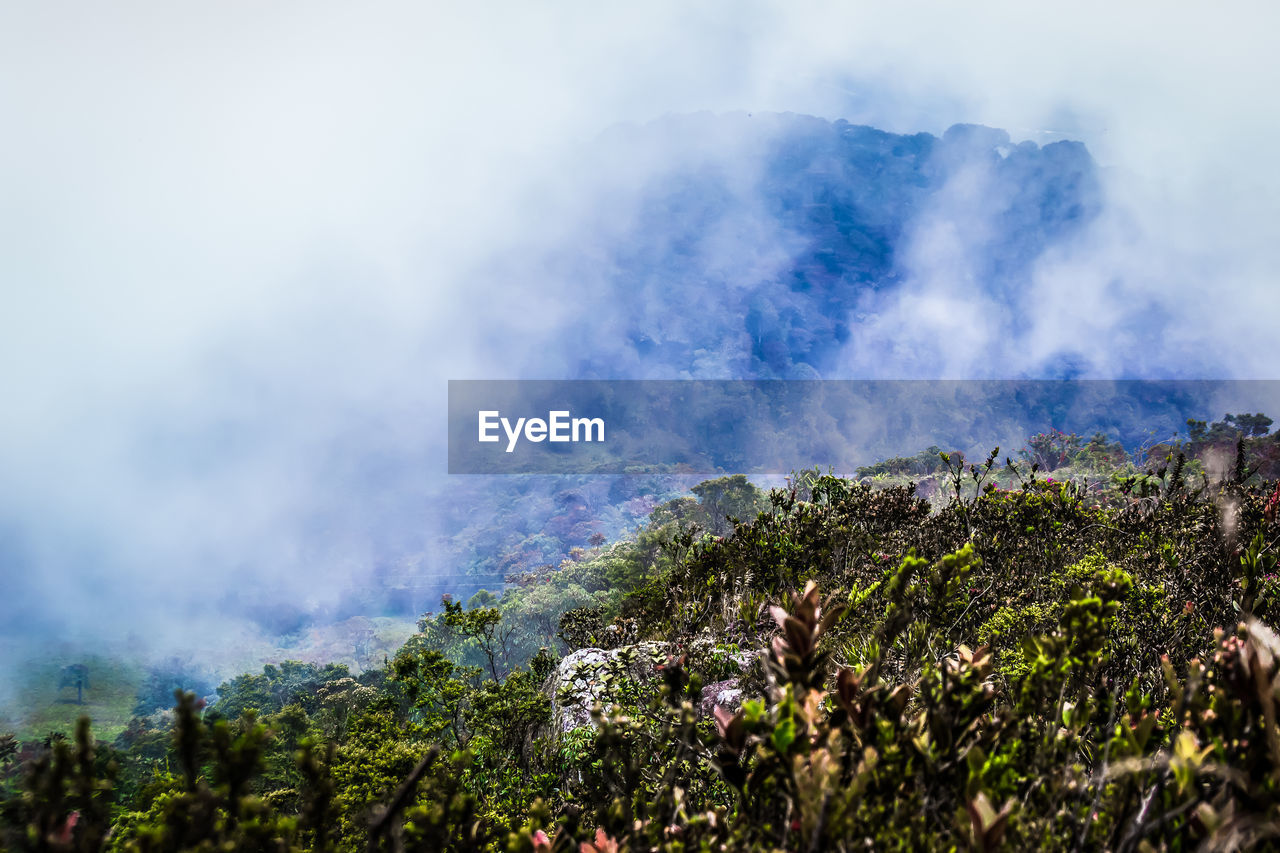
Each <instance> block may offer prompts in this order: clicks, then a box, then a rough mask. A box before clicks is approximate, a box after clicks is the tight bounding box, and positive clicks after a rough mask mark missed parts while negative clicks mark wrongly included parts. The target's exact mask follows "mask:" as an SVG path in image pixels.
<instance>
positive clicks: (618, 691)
mask: <svg viewBox="0 0 1280 853" xmlns="http://www.w3.org/2000/svg"><path fill="white" fill-rule="evenodd" d="M668 650H669V645H668V644H667V643H657V642H648V643H637V644H635V645H631V646H622V647H620V648H616V649H578V650H577V651H576V652H572V653H571V654H569V655H567V656H565V658H564V659H563V660H561V661H560V663H559V665H557V666H556V669H555V671H554V672H553V673H551V677H550V678H549V679H548V680H547V684H546V685H545V687H544V688H543V689H544V690H545V691H546V692H547V693H549V694H550V696H551V726H552V731H553V732H555V733H556V734H565V733H567V732H571V731H573V730H574V729H577V728H581V727H583V726H587V725H590V724H591V709H592V708H593V707H594V706H596V705H600V706H601V707H602V708H603V709H605V710H606V711H607V710H609V708H611V707H612V706H614V705H615V704H619V703H622V702H625V701H626V700H628V699H634V698H636V693H637V691H638V690H640V689H642V688H643V686H644V685H645V684H646V683H648V682H651V681H653V680H654V679H656V678H657V677H658V675H659V674H660V672H661V668H660V667H661V666H662V664H663V663H665V661H666V659H667V654H668Z"/></svg>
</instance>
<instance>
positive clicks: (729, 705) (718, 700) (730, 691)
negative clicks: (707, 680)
mask: <svg viewBox="0 0 1280 853" xmlns="http://www.w3.org/2000/svg"><path fill="white" fill-rule="evenodd" d="M740 684H741V679H738V678H726V679H725V680H724V681H717V682H714V683H713V684H708V685H706V686H705V687H703V688H702V693H701V694H700V695H699V701H698V714H699V715H700V716H703V717H706V716H709V715H710V714H711V712H712V711H713V710H715V707H716V706H717V705H719V706H720V707H721V708H724V709H725V710H726V711H728V712H729V713H731V714H736V713H737V712H738V709H739V708H741V707H742V687H741V686H740Z"/></svg>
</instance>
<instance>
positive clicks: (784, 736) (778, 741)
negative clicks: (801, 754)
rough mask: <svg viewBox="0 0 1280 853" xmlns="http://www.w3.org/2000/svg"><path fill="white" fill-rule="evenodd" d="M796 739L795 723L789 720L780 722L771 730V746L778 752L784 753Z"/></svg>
mask: <svg viewBox="0 0 1280 853" xmlns="http://www.w3.org/2000/svg"><path fill="white" fill-rule="evenodd" d="M795 739H796V723H795V720H792V719H790V718H788V719H785V720H782V721H781V722H779V723H778V725H776V726H774V729H773V746H774V748H775V749H777V750H778V752H781V753H784V754H785V753H786V751H787V749H789V748H790V746H791V744H792V743H794V742H795Z"/></svg>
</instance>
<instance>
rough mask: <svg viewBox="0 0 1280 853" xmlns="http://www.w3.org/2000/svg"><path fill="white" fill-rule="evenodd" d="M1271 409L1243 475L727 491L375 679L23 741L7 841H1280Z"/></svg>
mask: <svg viewBox="0 0 1280 853" xmlns="http://www.w3.org/2000/svg"><path fill="white" fill-rule="evenodd" d="M1257 417H1258V416H1237V417H1235V418H1234V420H1231V421H1230V422H1229V423H1230V424H1232V425H1235V426H1237V427H1238V428H1239V429H1238V430H1237V433H1240V434H1238V435H1237V436H1236V438H1235V439H1234V441H1235V443H1236V444H1235V446H1236V448H1237V449H1238V451H1239V452H1238V453H1237V454H1236V456H1238V457H1239V459H1240V460H1242V461H1241V462H1240V464H1238V465H1229V466H1228V467H1227V468H1226V469H1225V470H1223V471H1222V472H1221V475H1220V476H1216V477H1215V476H1214V475H1213V472H1212V469H1211V466H1207V465H1204V464H1202V463H1203V460H1202V459H1201V458H1200V457H1197V456H1195V454H1194V451H1195V449H1196V446H1197V445H1196V442H1200V443H1201V446H1208V445H1207V444H1204V443H1205V442H1207V441H1208V440H1209V436H1210V435H1211V434H1212V429H1211V428H1209V427H1207V426H1206V427H1205V429H1204V433H1203V435H1202V434H1200V433H1199V432H1196V433H1195V434H1194V435H1193V436H1192V438H1190V439H1189V440H1188V441H1187V442H1184V443H1182V444H1179V445H1178V446H1176V447H1171V448H1170V449H1169V451H1168V452H1167V453H1166V456H1167V457H1168V458H1167V459H1165V460H1158V462H1157V464H1156V465H1155V466H1153V467H1151V468H1149V469H1146V470H1137V469H1135V468H1134V466H1133V463H1132V461H1131V460H1130V459H1129V458H1128V457H1127V456H1125V457H1124V458H1121V456H1120V454H1118V453H1117V452H1116V448H1115V447H1114V445H1113V443H1111V442H1109V441H1107V440H1106V439H1105V437H1095V438H1093V439H1090V440H1088V441H1084V440H1079V441H1076V440H1072V439H1071V438H1070V437H1066V438H1062V437H1054V436H1050V439H1049V440H1048V441H1047V442H1040V443H1039V444H1037V442H1035V441H1033V442H1032V446H1033V447H1036V448H1038V449H1036V450H1035V451H1034V452H1035V453H1037V454H1040V456H1041V457H1042V458H1041V459H1039V460H1038V463H1043V465H1042V466H1039V467H1037V463H1035V462H1032V463H1031V464H1028V463H1029V462H1030V460H1028V459H1025V458H1024V459H1022V460H1020V461H1019V462H1013V461H1012V460H1007V462H1006V465H1005V466H1003V467H1001V466H1000V465H999V464H998V461H997V460H998V456H997V454H996V453H992V454H990V455H989V456H988V457H987V458H986V459H984V460H982V461H981V462H976V463H968V462H966V461H965V460H964V459H963V458H962V457H960V456H959V455H956V454H943V453H942V452H940V451H939V452H938V465H937V467H936V468H933V469H931V473H929V474H928V476H930V477H935V478H937V479H936V481H935V482H939V483H943V484H945V485H946V487H947V489H948V492H947V494H948V497H947V499H946V501H945V503H942V504H941V505H935V504H931V503H930V502H929V501H927V500H925V499H924V498H922V497H921V496H920V495H919V493H918V492H917V491H916V489H915V488H914V486H913V485H912V484H901V485H899V484H894V483H891V482H888V483H886V482H883V481H882V482H877V483H871V482H859V481H851V480H846V479H843V478H840V477H837V476H834V475H832V474H825V475H824V474H822V473H821V472H817V471H812V472H804V474H803V476H797V477H796V478H794V479H793V481H792V483H791V485H790V486H789V487H788V488H786V489H780V490H775V491H773V492H771V493H770V494H769V495H767V496H765V495H763V494H762V493H759V492H758V491H755V487H754V486H751V485H750V484H749V483H748V482H746V481H745V480H744V479H737V478H726V479H724V480H721V481H714V482H712V483H710V484H707V485H706V487H705V488H700V489H698V490H695V494H696V495H697V496H698V497H697V499H689V498H686V499H678V500H673V501H669V502H667V503H666V504H662V505H660V506H658V507H657V508H655V510H654V512H653V513H652V516H651V519H650V522H649V524H648V526H647V527H646V528H644V529H643V530H641V531H638V532H637V534H636V536H635V537H634V538H633V539H631V540H628V541H622V542H617V543H614V544H612V545H605V544H604V543H601V542H598V541H597V542H596V543H594V544H593V545H592V548H591V550H590V551H587V550H585V549H584V550H583V552H582V553H581V554H579V555H578V556H577V557H576V558H575V559H572V560H569V561H567V562H566V563H565V564H563V565H562V566H561V567H560V568H559V569H558V570H555V571H545V572H541V573H533V574H532V575H530V576H529V577H528V578H527V582H526V583H522V584H517V585H513V586H511V587H509V588H508V589H507V590H505V591H504V592H503V594H502V595H497V594H493V593H487V592H481V593H479V594H477V595H476V596H474V597H473V598H471V599H470V600H469V601H468V602H467V603H466V605H463V604H462V603H458V602H454V601H452V600H446V601H445V602H444V603H443V605H442V612H440V613H434V614H427V615H426V616H424V617H423V619H422V621H421V623H420V624H419V632H418V633H417V634H415V635H414V636H413V637H411V638H410V639H409V640H408V642H406V643H405V644H404V646H403V647H402V648H401V649H400V650H399V651H397V652H396V654H395V655H394V656H392V657H390V658H389V659H388V660H387V662H386V664H385V666H384V667H382V668H380V669H376V670H372V671H369V672H366V673H363V674H360V675H358V676H354V675H352V674H351V673H350V672H349V671H348V670H347V669H346V668H345V667H341V666H327V667H325V666H316V665H312V664H303V663H298V662H285V663H281V664H278V665H270V666H267V667H265V668H264V669H263V670H262V672H261V673H258V674H246V675H242V676H239V677H237V678H234V679H231V680H230V681H228V682H226V683H224V684H223V685H222V686H221V687H220V688H219V690H218V698H217V701H216V702H215V703H214V704H213V705H211V706H210V707H207V708H206V707H204V703H203V700H200V699H197V698H196V697H195V696H194V695H192V694H189V693H184V692H182V691H179V692H178V695H177V699H178V701H177V706H176V708H175V709H174V710H173V711H172V712H163V713H149V714H147V715H145V716H138V717H135V719H134V720H133V721H132V722H131V723H130V724H129V726H128V727H127V728H126V729H125V731H124V733H123V734H122V735H121V736H120V737H119V738H118V739H117V740H116V741H115V743H114V744H108V743H104V742H95V741H94V740H93V738H92V736H91V734H90V729H89V725H88V722H87V721H85V722H83V723H82V724H81V725H80V727H79V728H78V729H77V733H76V737H75V739H74V741H71V740H67V739H66V738H62V737H60V736H51V737H49V738H46V739H45V740H44V741H43V742H25V743H19V742H18V741H17V740H16V739H14V738H0V785H2V787H0V794H2V795H3V812H0V814H2V815H3V823H4V826H5V829H4V834H3V835H0V840H2V841H3V845H4V847H5V848H6V849H11V850H15V851H17V850H73V849H74V850H77V851H91V850H101V849H112V850H118V851H125V850H130V851H133V850H137V851H144V850H145V851H160V850H186V849H204V850H211V849H214V848H218V849H223V850H250V849H252V850H265V849H268V848H269V849H271V850H274V851H282V852H284V851H295V850H320V851H328V850H343V851H347V850H352V851H353V850H358V849H361V848H364V849H389V850H396V851H402V850H444V849H449V850H523V851H546V850H557V851H558V850H577V851H580V853H581V851H591V850H671V851H675V850H690V849H706V850H752V849H754V850H848V849H855V848H858V849H863V848H870V849H908V850H915V849H976V850H993V849H996V848H999V847H1002V846H1003V847H1004V848H1006V849H1027V848H1032V847H1038V848H1044V849H1046V850H1058V849H1062V850H1067V849H1071V850H1076V849H1107V850H1126V851H1127V850H1160V849H1168V850H1178V849H1190V848H1193V847H1194V848H1203V849H1209V850H1217V849H1224V850H1225V849H1240V848H1244V847H1250V846H1261V847H1269V846H1275V845H1277V844H1280V782H1277V780H1280V707H1277V705H1278V704H1280V692H1277V690H1276V688H1275V685H1276V684H1277V683H1280V637H1277V635H1276V634H1275V632H1274V630H1273V628H1272V627H1270V625H1272V624H1274V621H1275V619H1276V618H1277V616H1280V613H1278V612H1277V607H1280V583H1278V582H1277V573H1276V563H1277V552H1276V547H1277V543H1280V524H1278V523H1277V521H1278V520H1277V515H1278V514H1280V510H1278V509H1277V507H1280V485H1277V484H1275V483H1274V482H1265V481H1263V480H1262V479H1261V477H1260V475H1259V474H1258V471H1257V470H1255V469H1256V468H1257V467H1258V465H1260V464H1263V463H1265V458H1266V456H1265V454H1266V452H1268V451H1267V448H1268V447H1269V446H1270V442H1271V441H1272V436H1270V435H1268V434H1265V430H1264V427H1265V426H1266V424H1263V423H1262V421H1261V420H1258V419H1257ZM1249 418H1253V420H1249ZM1260 431H1261V432H1260ZM1244 433H1248V434H1244ZM1040 445H1043V446H1040ZM1063 454H1065V456H1066V461H1065V464H1064V463H1063ZM1259 460H1262V462H1259ZM1051 465H1053V466H1056V467H1053V468H1052V474H1053V475H1054V477H1055V478H1056V479H1051V478H1050V477H1048V476H1043V477H1042V476H1041V471H1042V470H1046V469H1048V468H1049V467H1050V466H1051ZM1086 468H1087V469H1089V470H1092V471H1094V472H1095V473H1097V474H1098V475H1099V477H1100V480H1099V481H1098V483H1096V484H1089V483H1082V482H1081V481H1079V480H1073V479H1070V478H1067V477H1065V476H1063V472H1064V471H1082V470H1085V469H1086ZM721 522H723V526H722V527H717V525H719V524H721ZM561 643H563V645H560V644H561ZM566 648H567V649H574V648H596V649H609V651H596V652H591V653H590V654H591V655H594V656H595V657H593V658H592V659H593V660H596V659H599V660H603V661H605V663H604V664H603V665H602V666H599V667H597V668H596V669H595V670H593V671H592V672H590V673H579V676H580V677H581V678H582V679H585V680H586V681H589V682H590V683H591V684H592V685H593V687H592V691H591V693H590V697H591V702H588V704H591V703H592V702H594V708H593V709H592V712H593V719H594V723H593V724H592V725H589V726H587V727H582V728H569V729H568V730H564V729H563V728H560V727H559V724H558V723H557V720H560V719H562V718H561V717H560V716H558V714H559V710H560V709H563V708H564V707H566V705H567V704H569V703H572V702H575V701H581V700H582V697H581V696H574V695H572V694H573V689H571V688H570V686H568V685H567V684H566V683H565V682H564V681H563V677H564V673H562V672H560V667H559V666H558V664H557V652H558V651H563V650H565V649H566ZM159 680H163V679H157V681H159ZM712 682H715V685H714V686H713V685H712ZM726 685H732V686H735V692H736V691H741V693H742V696H741V699H742V700H744V701H740V702H735V703H734V704H732V705H726V704H721V702H720V699H719V698H718V697H717V696H716V691H722V690H724V688H725V686H726ZM704 686H705V687H704ZM708 690H710V691H712V692H711V693H708V692H707V691H708ZM148 710H150V709H148Z"/></svg>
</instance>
